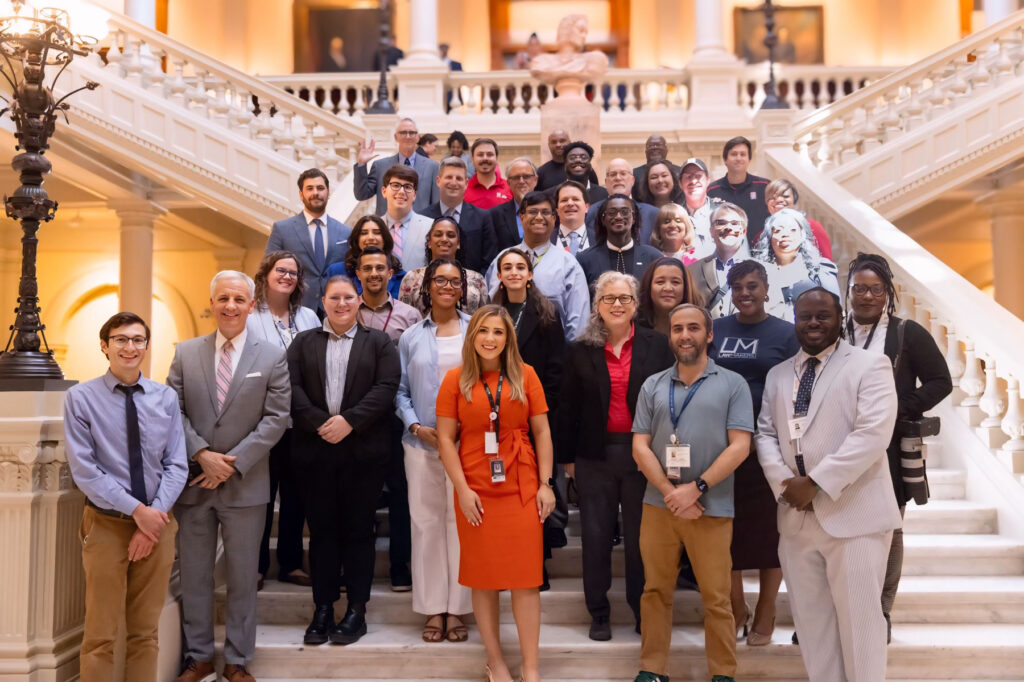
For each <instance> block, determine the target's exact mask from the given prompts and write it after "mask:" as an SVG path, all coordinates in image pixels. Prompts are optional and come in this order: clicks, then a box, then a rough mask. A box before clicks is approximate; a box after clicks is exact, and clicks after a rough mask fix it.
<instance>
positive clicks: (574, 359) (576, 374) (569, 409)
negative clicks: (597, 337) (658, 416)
mask: <svg viewBox="0 0 1024 682" xmlns="http://www.w3.org/2000/svg"><path fill="white" fill-rule="evenodd" d="M633 330H634V331H633V357H632V360H631V361H630V365H629V385H628V388H627V390H626V405H627V406H628V407H629V413H630V415H635V414H636V399H637V396H638V395H640V387H641V386H642V385H643V383H644V381H646V380H647V378H648V377H649V376H651V375H652V374H656V373H658V372H660V371H662V370H663V369H668V368H669V367H671V366H672V363H673V362H675V360H676V359H675V356H674V355H672V350H671V349H670V348H669V344H668V339H667V338H665V336H664V335H663V334H659V333H658V332H656V331H654V330H652V329H648V328H647V327H642V326H641V325H639V324H634V325H633ZM610 402H611V378H610V377H609V376H608V364H607V362H606V361H605V357H604V347H600V348H596V347H594V346H588V345H586V344H584V343H582V342H579V341H576V342H574V343H572V344H570V346H569V350H568V352H567V353H566V355H565V367H564V369H563V372H562V390H561V394H560V402H559V409H558V415H557V428H556V438H557V446H556V448H555V452H556V453H557V454H558V461H559V462H563V463H569V462H575V461H576V459H577V458H580V459H597V460H603V459H604V449H605V440H606V431H605V428H606V426H607V424H608V404H609V403H610Z"/></svg>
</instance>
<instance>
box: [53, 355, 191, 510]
mask: <svg viewBox="0 0 1024 682" xmlns="http://www.w3.org/2000/svg"><path fill="white" fill-rule="evenodd" d="M119 383H120V382H119V381H118V380H117V378H116V377H115V376H114V375H113V374H112V373H111V372H110V371H109V370H108V371H107V373H106V374H105V375H103V376H101V377H98V378H96V379H93V380H91V381H87V382H85V383H83V384H78V385H77V386H72V387H71V388H70V389H68V392H67V396H65V398H64V438H65V448H66V450H67V456H68V465H69V466H70V468H71V476H72V478H74V480H75V484H76V485H77V486H78V487H79V488H80V489H81V490H82V492H83V493H85V495H86V497H88V498H89V499H90V500H91V501H92V503H93V504H95V505H96V506H97V507H101V508H103V509H113V510H115V511H119V512H121V513H122V514H131V513H132V512H133V511H134V510H135V508H136V507H137V506H139V501H138V500H136V499H135V498H134V497H132V494H131V489H132V477H131V470H130V469H129V466H128V432H127V428H126V421H125V402H126V401H125V395H124V394H123V393H121V392H120V391H118V390H116V389H117V385H118V384H119ZM138 383H139V385H140V386H142V391H139V392H136V393H135V407H136V410H137V411H138V414H139V435H140V437H141V441H142V468H143V478H144V480H145V483H146V495H147V497H149V499H151V500H152V502H151V504H150V506H152V507H154V508H155V509H159V510H160V511H163V512H169V511H170V510H171V507H173V506H174V503H175V501H177V499H178V495H180V494H181V491H182V489H183V488H184V487H185V481H186V479H187V478H188V459H187V457H186V455H185V431H184V429H183V427H182V425H181V408H180V407H179V405H178V395H177V394H176V393H175V392H174V390H173V389H171V388H169V387H167V386H164V385H163V384H159V383H157V382H155V381H150V380H149V379H147V378H145V377H140V378H139V382H138Z"/></svg>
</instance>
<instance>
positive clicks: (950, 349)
mask: <svg viewBox="0 0 1024 682" xmlns="http://www.w3.org/2000/svg"><path fill="white" fill-rule="evenodd" d="M946 367H948V368H949V375H950V376H951V377H952V378H953V386H959V385H960V377H961V376H963V373H964V370H965V369H966V368H967V361H966V359H965V358H964V352H963V349H962V348H961V347H960V339H958V338H957V336H956V329H954V328H953V324H952V323H949V324H947V325H946Z"/></svg>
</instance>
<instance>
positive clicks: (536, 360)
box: [516, 305, 565, 428]
mask: <svg viewBox="0 0 1024 682" xmlns="http://www.w3.org/2000/svg"><path fill="white" fill-rule="evenodd" d="M516 345H517V346H518V347H519V354H520V355H521V356H522V357H523V362H525V363H526V364H528V365H529V366H530V367H533V369H534V371H535V372H537V377H538V378H539V379H540V383H541V385H542V386H544V399H545V400H546V401H547V403H548V419H549V421H551V424H552V428H553V427H554V415H555V410H556V409H557V407H558V392H559V390H560V389H561V387H562V363H563V362H564V359H565V330H564V329H563V327H562V318H561V317H560V316H559V315H558V310H557V309H556V310H555V321H554V322H552V323H550V324H549V325H547V326H546V327H542V326H541V324H540V313H539V312H537V309H536V308H534V307H533V306H531V305H527V306H526V307H525V308H524V309H523V317H522V319H521V320H519V329H518V331H517V332H516Z"/></svg>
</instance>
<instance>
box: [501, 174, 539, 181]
mask: <svg viewBox="0 0 1024 682" xmlns="http://www.w3.org/2000/svg"><path fill="white" fill-rule="evenodd" d="M535 177H537V176H536V174H534V173H523V174H522V175H510V176H508V177H507V178H506V180H508V181H509V182H527V181H529V180H531V179H533V178H535Z"/></svg>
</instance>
